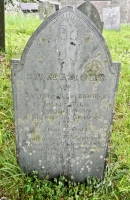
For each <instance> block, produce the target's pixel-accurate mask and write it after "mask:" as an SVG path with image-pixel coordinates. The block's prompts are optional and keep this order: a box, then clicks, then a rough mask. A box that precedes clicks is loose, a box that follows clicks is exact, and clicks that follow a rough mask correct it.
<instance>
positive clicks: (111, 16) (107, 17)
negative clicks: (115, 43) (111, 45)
mask: <svg viewBox="0 0 130 200" xmlns="http://www.w3.org/2000/svg"><path fill="white" fill-rule="evenodd" d="M103 22H104V29H109V30H120V8H119V7H113V8H103Z"/></svg>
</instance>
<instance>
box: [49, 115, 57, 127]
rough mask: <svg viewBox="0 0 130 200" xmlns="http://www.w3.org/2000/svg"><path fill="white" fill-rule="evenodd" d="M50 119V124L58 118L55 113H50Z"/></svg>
mask: <svg viewBox="0 0 130 200" xmlns="http://www.w3.org/2000/svg"><path fill="white" fill-rule="evenodd" d="M48 120H49V122H50V124H51V125H52V124H53V123H54V122H55V120H56V118H55V116H54V115H53V114H49V115H48Z"/></svg>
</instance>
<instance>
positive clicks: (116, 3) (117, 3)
mask: <svg viewBox="0 0 130 200" xmlns="http://www.w3.org/2000/svg"><path fill="white" fill-rule="evenodd" d="M91 2H92V4H93V5H94V6H95V7H96V8H97V10H98V12H99V14H100V17H101V19H102V10H103V8H107V7H110V8H111V7H120V16H121V17H120V18H121V23H127V24H130V0H112V1H91Z"/></svg>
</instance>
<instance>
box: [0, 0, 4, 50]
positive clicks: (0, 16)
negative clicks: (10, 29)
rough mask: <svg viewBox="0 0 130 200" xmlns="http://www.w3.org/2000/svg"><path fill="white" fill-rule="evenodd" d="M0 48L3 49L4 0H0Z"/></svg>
mask: <svg viewBox="0 0 130 200" xmlns="http://www.w3.org/2000/svg"><path fill="white" fill-rule="evenodd" d="M0 50H5V14H4V0H0Z"/></svg>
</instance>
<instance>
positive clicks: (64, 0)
mask: <svg viewBox="0 0 130 200" xmlns="http://www.w3.org/2000/svg"><path fill="white" fill-rule="evenodd" d="M82 3H84V0H61V7H65V6H74V7H76V8H77V7H78V6H79V5H81V4H82Z"/></svg>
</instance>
